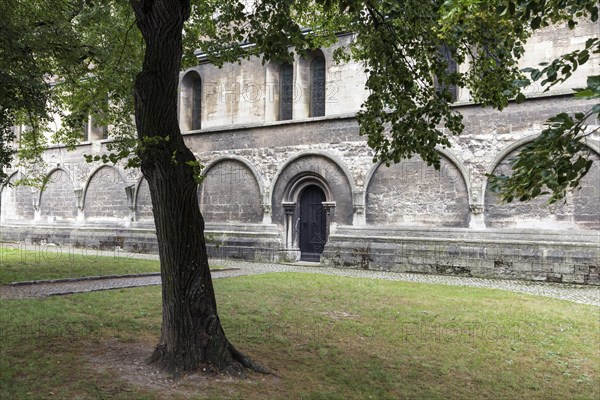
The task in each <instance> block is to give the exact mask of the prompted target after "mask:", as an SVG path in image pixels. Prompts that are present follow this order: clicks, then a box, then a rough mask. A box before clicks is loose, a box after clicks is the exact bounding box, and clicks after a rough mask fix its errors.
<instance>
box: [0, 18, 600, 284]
mask: <svg viewBox="0 0 600 400" xmlns="http://www.w3.org/2000/svg"><path fill="white" fill-rule="evenodd" d="M597 28H598V26H597V25H595V24H590V25H585V26H583V27H582V28H581V29H579V30H578V31H576V32H577V33H576V35H573V34H572V32H571V31H568V30H566V29H562V28H552V29H547V30H546V31H545V32H544V34H543V35H540V36H538V37H535V38H533V39H532V40H531V41H530V43H529V51H528V52H527V55H526V57H525V58H524V60H523V65H524V66H526V65H536V64H537V63H539V62H542V61H551V60H552V59H553V58H555V56H556V55H557V54H562V53H564V52H567V51H570V50H571V49H575V48H577V46H579V45H581V43H583V42H585V39H586V38H588V37H590V36H592V35H594V32H597ZM349 40H352V36H351V35H345V36H340V38H339V43H338V45H337V46H341V45H344V44H345V43H347V42H348V41H349ZM335 47H336V46H334V47H332V48H327V49H320V50H317V51H315V52H313V53H312V54H311V55H310V56H309V57H307V58H299V57H297V58H296V59H295V60H294V62H293V63H292V64H285V65H280V64H272V63H267V64H266V65H262V63H261V61H260V60H259V59H252V60H249V61H244V62H242V63H241V65H237V64H235V65H226V66H225V67H223V68H222V69H218V68H216V67H214V66H213V65H211V64H209V63H208V62H206V60H205V59H204V58H203V56H202V55H199V56H198V59H199V64H198V65H197V66H196V67H194V68H191V69H189V70H186V71H183V72H182V73H181V83H180V87H181V89H180V104H179V110H180V111H179V112H180V125H181V128H182V131H183V132H184V136H185V140H186V142H187V144H188V145H189V147H190V148H191V149H192V150H193V152H194V153H195V154H196V156H197V157H198V159H199V160H200V161H201V162H202V163H203V164H204V165H205V168H204V170H203V175H204V180H203V183H202V184H201V185H200V187H199V190H198V203H199V207H200V208H201V210H202V213H203V215H204V218H205V220H206V228H207V235H208V238H209V250H210V251H211V253H212V254H213V255H214V256H217V257H239V258H245V259H265V260H279V261H283V260H287V261H297V260H302V261H309V262H316V261H320V262H321V263H323V264H327V265H333V266H336V267H340V268H344V267H359V268H369V269H384V270H391V271H410V272H419V273H442V274H464V275H469V276H491V277H503V278H507V277H508V278H523V279H533V280H545V281H553V282H573V283H585V284H600V275H599V271H600V206H599V205H600V137H599V136H598V135H597V134H596V135H595V136H591V137H590V138H589V140H588V143H587V144H588V146H589V149H590V156H591V157H592V159H593V160H594V163H593V166H592V168H591V170H590V172H589V173H588V175H587V176H586V177H585V178H584V179H583V181H582V184H581V189H579V190H577V191H576V192H574V193H573V194H571V195H569V196H568V198H567V199H566V201H565V202H564V203H561V204H558V205H554V206H548V205H546V199H544V198H539V199H536V200H534V201H531V202H528V203H512V204H500V203H499V202H498V200H497V198H496V196H495V195H494V194H493V193H492V192H490V191H489V190H487V187H486V184H487V180H486V174H487V173H492V172H499V171H504V170H506V169H507V168H508V163H509V160H510V159H511V157H512V156H513V155H514V154H516V152H518V151H519V149H520V148H521V146H523V145H525V144H526V143H528V142H529V141H531V140H532V139H533V138H534V137H535V136H536V135H538V134H539V133H540V131H541V130H542V129H543V124H544V121H545V120H546V119H547V118H548V117H550V116H552V115H555V114H556V113H557V112H559V111H568V112H575V111H578V110H583V109H585V108H586V106H587V107H589V104H586V103H585V102H584V101H575V100H573V97H572V96H571V95H570V93H572V89H573V88H574V87H579V86H582V83H583V82H585V79H586V77H587V76H588V75H597V74H600V67H599V63H598V57H596V59H593V60H590V61H589V62H588V63H587V64H585V65H584V66H583V67H581V68H580V69H579V70H578V71H577V74H576V75H575V76H574V77H573V78H572V79H571V81H569V84H568V86H567V85H563V86H561V87H558V88H555V89H553V90H552V91H551V92H546V93H544V92H542V91H541V90H540V89H539V88H537V87H535V86H532V87H530V88H528V92H527V93H528V95H529V99H528V100H527V101H526V102H525V103H523V104H510V105H509V106H508V107H507V109H506V110H504V111H503V112H497V111H494V110H490V109H485V108H481V107H480V106H479V105H476V104H473V103H472V102H471V101H470V99H469V93H468V92H467V91H465V90H461V91H459V92H458V93H457V101H456V103H455V107H456V108H457V109H459V110H460V112H461V113H462V114H463V115H464V123H465V131H464V133H463V134H462V135H461V136H460V137H453V138H451V141H452V146H451V147H450V148H446V149H439V152H440V156H441V168H440V169H439V170H435V169H434V168H433V167H428V166H427V165H426V164H425V163H424V162H423V161H422V160H421V159H420V158H418V157H413V158H411V159H408V160H404V161H402V162H400V163H398V164H395V165H391V166H389V167H388V166H386V165H385V164H379V163H376V164H374V163H373V161H372V160H373V152H372V151H371V150H370V149H369V147H368V146H367V145H366V140H365V138H363V137H361V136H359V135H358V125H357V122H356V119H355V113H356V112H357V111H358V110H359V109H360V106H361V104H362V102H363V101H364V100H365V98H366V96H367V95H368V93H367V92H366V91H365V89H364V83H365V80H366V76H365V73H364V71H363V68H362V66H361V65H360V64H358V63H352V62H350V63H347V64H341V65H337V64H336V63H335V62H334V61H333V59H332V57H333V51H334V49H335ZM462 67H463V66H459V68H462ZM592 123H595V124H597V123H598V122H597V121H593V122H592ZM108 142H110V139H103V138H102V137H101V136H99V137H94V136H93V135H92V137H90V138H89V140H88V141H86V142H83V143H81V144H80V145H79V146H78V148H77V149H76V150H75V151H71V152H68V151H66V149H65V148H64V147H62V146H59V145H57V146H53V147H51V148H50V149H49V150H48V151H47V152H46V154H45V158H46V160H47V162H48V165H50V166H51V169H50V170H49V171H47V174H48V178H49V179H48V184H47V185H46V188H45V190H44V191H38V190H35V189H31V188H29V187H22V186H16V187H9V186H6V187H4V188H3V189H2V197H1V198H2V203H1V212H2V214H1V224H2V225H1V229H2V233H1V238H2V239H3V240H12V241H15V240H16V241H27V242H34V243H38V242H42V243H57V244H61V245H75V246H88V247H98V248H114V247H120V248H124V249H126V250H131V251H140V252H150V251H156V248H157V246H156V237H155V235H154V231H153V220H152V205H151V201H150V193H149V190H148V185H147V183H146V182H145V180H144V179H143V178H142V176H141V174H140V172H139V171H136V170H128V169H123V168H122V167H121V166H120V165H117V166H110V165H101V164H94V163H89V164H88V163H85V162H84V161H83V158H82V155H83V154H96V153H101V152H103V151H106V145H107V143H108ZM25 173H26V171H14V175H13V177H12V178H11V179H14V180H16V179H18V178H19V177H20V176H21V174H25Z"/></svg>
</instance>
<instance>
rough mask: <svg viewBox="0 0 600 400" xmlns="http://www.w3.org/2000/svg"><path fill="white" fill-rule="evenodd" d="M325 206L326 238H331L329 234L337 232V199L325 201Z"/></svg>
mask: <svg viewBox="0 0 600 400" xmlns="http://www.w3.org/2000/svg"><path fill="white" fill-rule="evenodd" d="M322 204H323V208H324V209H325V215H326V217H325V227H326V228H325V229H326V231H325V238H326V240H327V239H329V234H330V233H332V232H335V228H336V227H337V224H336V223H335V201H324V202H323V203H322Z"/></svg>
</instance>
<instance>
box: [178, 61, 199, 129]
mask: <svg viewBox="0 0 600 400" xmlns="http://www.w3.org/2000/svg"><path fill="white" fill-rule="evenodd" d="M201 115H202V80H201V79H200V75H199V74H198V73H197V72H196V71H190V72H188V73H187V74H185V76H184V77H183V79H182V80H181V94H180V100H179V116H180V119H179V120H180V126H181V130H182V131H193V130H197V129H200V127H201V122H202V118H201Z"/></svg>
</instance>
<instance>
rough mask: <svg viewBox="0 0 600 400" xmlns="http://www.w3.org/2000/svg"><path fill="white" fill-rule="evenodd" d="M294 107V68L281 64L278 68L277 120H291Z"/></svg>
mask: <svg viewBox="0 0 600 400" xmlns="http://www.w3.org/2000/svg"><path fill="white" fill-rule="evenodd" d="M293 105H294V68H293V67H292V65H291V64H288V63H285V64H282V65H281V67H280V68H279V119H280V120H281V121H284V120H288V119H292V107H293Z"/></svg>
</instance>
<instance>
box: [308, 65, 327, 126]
mask: <svg viewBox="0 0 600 400" xmlns="http://www.w3.org/2000/svg"><path fill="white" fill-rule="evenodd" d="M324 115H325V57H323V54H318V55H316V56H315V58H313V60H312V62H311V64H310V116H311V117H322V116H324Z"/></svg>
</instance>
